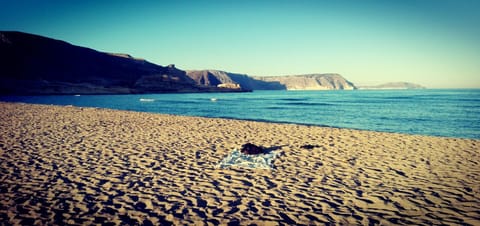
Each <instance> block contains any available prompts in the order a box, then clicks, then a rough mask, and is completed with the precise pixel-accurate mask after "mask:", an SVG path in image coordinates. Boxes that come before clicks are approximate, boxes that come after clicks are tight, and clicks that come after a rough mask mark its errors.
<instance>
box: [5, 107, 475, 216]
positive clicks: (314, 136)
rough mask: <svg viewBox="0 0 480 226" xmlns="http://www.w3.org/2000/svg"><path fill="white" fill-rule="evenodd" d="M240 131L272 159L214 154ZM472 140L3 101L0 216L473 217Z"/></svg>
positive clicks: (232, 144) (238, 140)
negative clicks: (257, 161) (232, 162)
mask: <svg viewBox="0 0 480 226" xmlns="http://www.w3.org/2000/svg"><path fill="white" fill-rule="evenodd" d="M247 142H251V143H254V144H257V145H261V146H264V147H266V148H269V149H270V150H275V151H278V152H280V154H279V155H278V156H277V157H276V159H275V160H274V161H273V165H274V169H273V170H266V169H256V170H252V169H243V168H238V167H232V168H227V169H217V168H216V167H215V166H216V165H217V164H218V163H219V162H220V161H221V160H222V159H223V158H224V157H225V156H227V154H228V153H230V152H231V151H232V150H233V149H235V148H239V147H240V146H241V145H242V144H244V143H247ZM309 148H310V149H309ZM479 150H480V141H479V140H470V139H456V138H440V137H428V136H413V135H403V134H394V133H380V132H371V131H359V130H349V129H336V128H326V127H316V126H301V125H290V124H276V123H263V122H252V121H240V120H229V119H209V118H200V117H184V116H172V115H161V114H150V113H139V112H128V111H117V110H108V109H98V108H78V107H71V106H64V107H62V106H47V105H31V104H15V103H0V222H3V223H5V224H24V225H32V224H36V225H52V224H60V225H63V224H72V225H90V224H100V223H112V224H114V225H119V224H129V225H133V224H144V225H159V224H168V223H174V224H179V223H185V224H197V223H209V224H210V225H211V224H228V223H230V224H233V225H234V224H242V225H247V224H250V223H256V224H258V225H276V224H289V225H291V224H321V223H326V222H332V223H336V224H346V225H347V224H348V225H349V224H361V225H369V224H373V225H376V224H382V225H385V224H387V225H388V224H408V225H412V224H414V225H431V224H465V225H479V224H480V210H479V209H480V154H479Z"/></svg>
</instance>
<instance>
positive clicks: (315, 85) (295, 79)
mask: <svg viewBox="0 0 480 226" xmlns="http://www.w3.org/2000/svg"><path fill="white" fill-rule="evenodd" d="M254 78H255V79H257V80H261V81H265V82H278V83H280V84H282V85H284V86H285V87H286V89H287V90H353V89H356V87H355V85H354V84H353V83H351V82H349V81H347V80H346V79H345V78H344V77H342V76H341V75H339V74H309V75H289V76H269V77H254Z"/></svg>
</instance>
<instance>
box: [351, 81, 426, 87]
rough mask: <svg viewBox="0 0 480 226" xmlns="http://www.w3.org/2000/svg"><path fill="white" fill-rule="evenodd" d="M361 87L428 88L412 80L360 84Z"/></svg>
mask: <svg viewBox="0 0 480 226" xmlns="http://www.w3.org/2000/svg"><path fill="white" fill-rule="evenodd" d="M358 88H359V89H426V87H424V86H422V85H418V84H414V83H410V82H389V83H385V84H381V85H376V86H359V87H358Z"/></svg>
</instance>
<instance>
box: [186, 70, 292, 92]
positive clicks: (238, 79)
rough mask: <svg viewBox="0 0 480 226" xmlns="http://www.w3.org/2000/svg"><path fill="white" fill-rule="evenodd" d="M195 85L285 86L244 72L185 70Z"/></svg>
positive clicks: (263, 88) (254, 88) (259, 88)
mask: <svg viewBox="0 0 480 226" xmlns="http://www.w3.org/2000/svg"><path fill="white" fill-rule="evenodd" d="M187 75H188V76H189V77H190V78H192V79H193V80H194V81H195V82H196V83H197V85H204V86H218V85H219V84H227V83H233V84H238V85H240V87H242V88H243V89H246V90H282V89H285V86H284V85H282V84H280V83H279V82H270V81H262V80H258V79H255V78H252V77H250V76H248V75H244V74H236V73H230V72H225V71H218V70H197V71H187Z"/></svg>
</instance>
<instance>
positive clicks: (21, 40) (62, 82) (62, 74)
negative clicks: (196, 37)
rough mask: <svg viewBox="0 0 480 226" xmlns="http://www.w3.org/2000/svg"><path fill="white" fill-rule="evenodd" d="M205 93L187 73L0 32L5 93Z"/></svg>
mask: <svg viewBox="0 0 480 226" xmlns="http://www.w3.org/2000/svg"><path fill="white" fill-rule="evenodd" d="M190 91H193V92H196V91H202V87H198V86H197V85H196V84H195V82H194V81H193V80H192V79H191V78H190V77H188V76H187V75H186V74H185V72H184V71H182V70H178V69H176V68H175V67H174V66H173V65H170V66H168V67H162V66H159V65H156V64H153V63H150V62H148V61H145V60H143V59H136V58H133V57H131V56H130V55H127V54H110V53H104V52H99V51H95V50H93V49H89V48H84V47H79V46H74V45H71V44H69V43H67V42H64V41H60V40H54V39H50V38H46V37H42V36H38V35H32V34H27V33H22V32H4V31H0V93H3V94H98V93H156V92H190Z"/></svg>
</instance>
